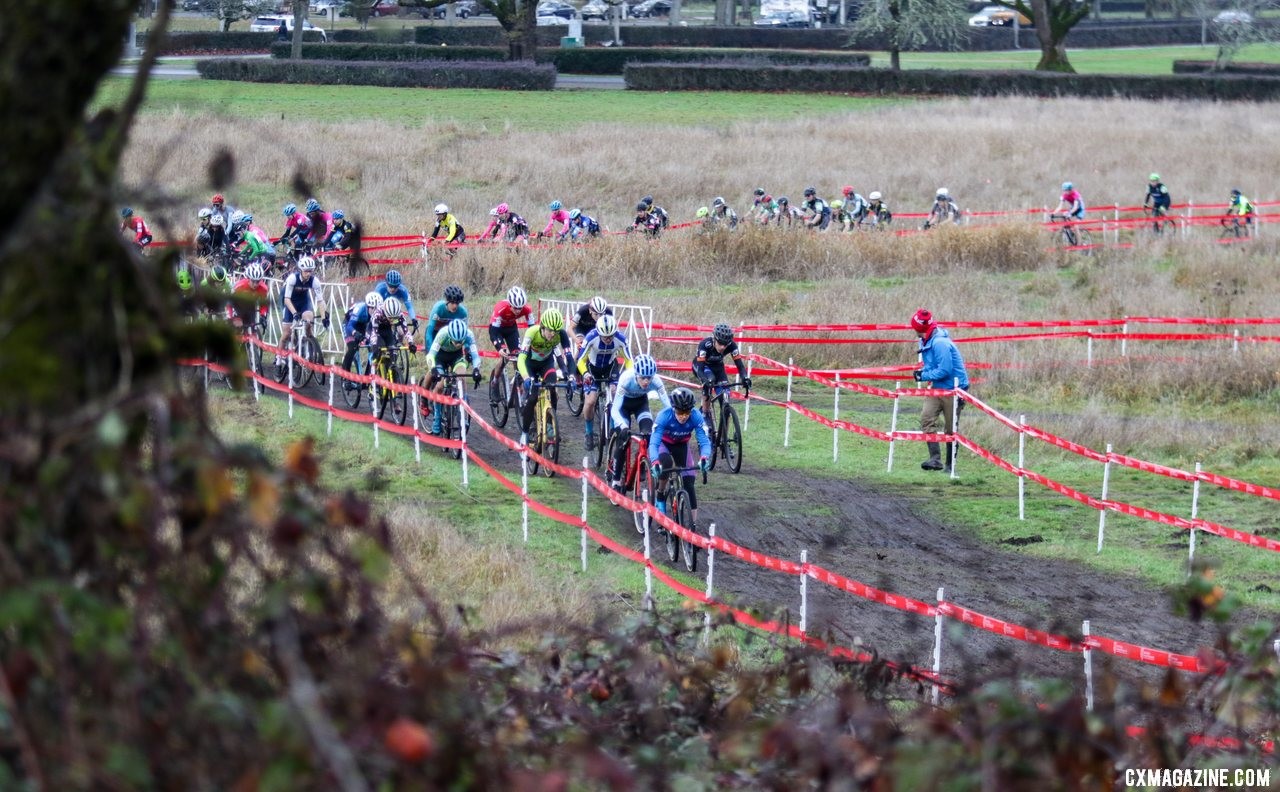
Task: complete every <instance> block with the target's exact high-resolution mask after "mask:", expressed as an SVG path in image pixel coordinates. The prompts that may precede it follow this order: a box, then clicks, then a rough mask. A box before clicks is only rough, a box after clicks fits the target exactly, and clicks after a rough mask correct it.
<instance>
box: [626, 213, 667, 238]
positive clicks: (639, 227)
mask: <svg viewBox="0 0 1280 792" xmlns="http://www.w3.org/2000/svg"><path fill="white" fill-rule="evenodd" d="M631 228H632V230H634V231H644V232H647V233H649V234H652V235H654V236H657V235H658V232H659V231H661V230H662V219H661V218H658V217H655V216H654V215H652V214H650V213H649V212H640V213H639V214H637V215H636V220H635V222H634V223H632V224H631Z"/></svg>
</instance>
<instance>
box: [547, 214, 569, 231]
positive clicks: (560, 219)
mask: <svg viewBox="0 0 1280 792" xmlns="http://www.w3.org/2000/svg"><path fill="white" fill-rule="evenodd" d="M556 223H559V224H560V230H559V231H557V232H556V236H564V235H565V234H567V233H569V213H568V212H566V211H565V210H563V209H556V210H555V211H554V212H552V213H551V219H550V220H548V221H547V227H546V228H544V229H542V235H543V236H551V229H553V228H555V225H556Z"/></svg>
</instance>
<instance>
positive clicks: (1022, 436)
mask: <svg viewBox="0 0 1280 792" xmlns="http://www.w3.org/2000/svg"><path fill="white" fill-rule="evenodd" d="M1026 469H1027V416H1025V415H1019V416H1018V519H1019V520H1025V519H1027V477H1026V476H1025V475H1023V472H1024V471H1025V470H1026Z"/></svg>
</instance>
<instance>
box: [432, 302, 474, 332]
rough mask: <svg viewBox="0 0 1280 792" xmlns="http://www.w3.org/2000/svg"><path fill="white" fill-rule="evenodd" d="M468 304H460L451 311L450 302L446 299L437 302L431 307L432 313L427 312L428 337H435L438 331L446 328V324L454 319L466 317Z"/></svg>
mask: <svg viewBox="0 0 1280 792" xmlns="http://www.w3.org/2000/svg"><path fill="white" fill-rule="evenodd" d="M466 318H467V309H466V306H463V305H461V304H460V305H458V307H457V309H455V310H452V311H450V310H449V304H448V303H446V302H445V301H444V300H441V301H439V302H437V303H436V304H435V305H434V306H432V308H431V313H429V314H427V335H426V336H425V337H426V338H435V337H436V333H438V332H440V331H441V330H443V329H444V326H445V325H447V324H449V323H450V322H452V321H453V320H454V319H464V320H465V319H466Z"/></svg>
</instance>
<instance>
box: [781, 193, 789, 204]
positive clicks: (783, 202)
mask: <svg viewBox="0 0 1280 792" xmlns="http://www.w3.org/2000/svg"><path fill="white" fill-rule="evenodd" d="M778 203H780V204H790V203H791V202H790V201H788V200H787V196H785V195H784V196H782V197H781V198H779V199H778Z"/></svg>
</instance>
